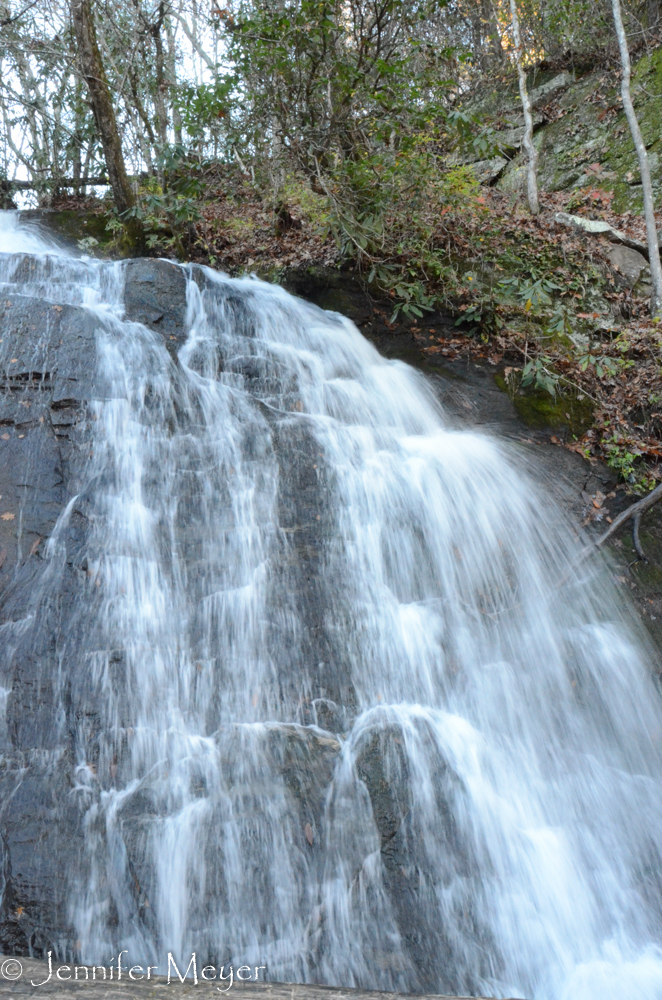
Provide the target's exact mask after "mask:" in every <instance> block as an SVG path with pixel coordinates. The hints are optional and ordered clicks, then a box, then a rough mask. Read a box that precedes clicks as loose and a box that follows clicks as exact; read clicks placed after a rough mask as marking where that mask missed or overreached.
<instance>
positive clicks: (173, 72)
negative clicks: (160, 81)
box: [166, 18, 183, 147]
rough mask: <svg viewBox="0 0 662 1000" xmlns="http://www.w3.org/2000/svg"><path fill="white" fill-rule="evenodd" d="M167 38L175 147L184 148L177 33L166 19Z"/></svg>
mask: <svg viewBox="0 0 662 1000" xmlns="http://www.w3.org/2000/svg"><path fill="white" fill-rule="evenodd" d="M166 38H167V39H168V93H169V95H170V111H171V113H172V130H173V132H174V133H175V145H176V146H180V147H181V146H183V140H182V116H181V115H180V113H179V108H178V107H177V52H176V49H175V33H174V31H173V30H172V24H171V22H170V18H167V19H166Z"/></svg>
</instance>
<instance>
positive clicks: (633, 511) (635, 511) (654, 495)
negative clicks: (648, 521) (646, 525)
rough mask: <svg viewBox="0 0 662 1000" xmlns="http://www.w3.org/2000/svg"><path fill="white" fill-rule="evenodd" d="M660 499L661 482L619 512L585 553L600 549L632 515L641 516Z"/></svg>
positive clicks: (661, 494)
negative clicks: (646, 494) (644, 495)
mask: <svg viewBox="0 0 662 1000" xmlns="http://www.w3.org/2000/svg"><path fill="white" fill-rule="evenodd" d="M659 500H662V483H660V485H659V486H656V487H655V489H654V490H653V491H652V492H651V493H649V494H648V496H647V497H644V498H643V500H638V501H637V502H636V503H633V504H632V505H631V506H630V507H628V508H627V510H624V511H623V513H622V514H619V515H618V517H617V518H616V520H615V521H614V522H613V524H610V525H609V527H608V529H607V530H606V531H605V532H604V534H603V535H600V537H599V538H598V539H596V541H595V542H593V544H592V545H590V546H588V548H587V549H586V550H585V552H584V555H588V554H589V552H592V551H593V550H594V549H599V548H600V546H602V545H604V543H605V542H607V541H609V539H610V538H611V537H612V535H615V534H616V532H617V531H618V529H619V528H621V527H622V526H623V525H624V524H625V523H626V522H627V521H629V520H630V518H631V517H635V518H641V515H642V514H643V513H644V511H646V510H649V509H650V508H651V507H653V506H654V505H655V504H656V503H657V502H658V501H659ZM637 534H638V526H637ZM635 548H636V543H635ZM637 555H639V551H638V550H637ZM642 557H643V556H642V555H639V558H642ZM643 558H645V557H643Z"/></svg>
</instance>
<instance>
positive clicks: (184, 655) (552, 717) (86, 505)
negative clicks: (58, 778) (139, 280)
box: [0, 213, 662, 1000]
mask: <svg viewBox="0 0 662 1000" xmlns="http://www.w3.org/2000/svg"><path fill="white" fill-rule="evenodd" d="M1 225H2V226H3V227H4V228H3V229H2V230H1V231H0V250H1V251H4V252H3V254H2V256H1V258H0V282H1V287H0V295H2V296H7V295H10V294H13V295H19V296H30V297H32V298H34V299H38V300H40V301H42V302H44V301H45V302H46V303H48V304H52V306H53V307H55V308H59V307H71V309H72V310H73V311H74V312H75V314H76V316H79V315H85V316H87V317H88V320H89V322H91V323H92V325H93V329H94V337H95V350H96V364H97V369H96V372H94V373H93V374H94V386H95V390H94V392H91V393H89V394H88V397H89V398H87V399H86V401H85V403H84V419H83V422H82V424H81V429H80V440H81V441H84V442H85V454H84V461H82V464H81V466H80V468H81V472H80V474H78V478H77V480H76V488H75V492H74V491H73V488H72V490H71V491H70V492H71V495H70V496H68V497H67V498H66V499H67V503H66V506H64V507H63V510H62V513H61V514H60V516H59V518H58V521H57V524H56V525H55V529H54V531H53V533H52V535H51V537H50V539H49V541H48V544H47V546H45V548H44V551H43V554H42V559H41V562H40V564H39V566H40V568H39V573H38V575H37V577H36V578H35V581H34V585H33V589H32V593H31V597H30V608H29V612H26V613H25V615H23V617H22V618H21V620H20V622H19V621H18V620H17V621H16V622H15V623H14V624H13V625H12V624H11V623H10V626H11V627H10V628H9V631H8V632H6V636H7V639H6V642H7V651H6V654H4V655H5V667H6V670H8V669H9V668H8V667H7V666H6V664H8V663H9V661H11V663H12V664H16V663H20V662H21V657H26V656H28V652H29V651H30V650H32V651H34V650H35V649H36V648H37V646H38V643H37V639H36V638H35V636H36V635H37V633H38V631H39V623H40V622H43V621H45V620H46V619H47V618H48V616H49V615H50V614H51V613H53V611H52V609H53V608H54V607H55V606H56V604H57V602H58V601H59V600H60V598H59V594H60V589H61V587H62V579H63V574H65V573H67V572H70V571H71V572H72V573H73V572H74V570H69V569H67V567H72V566H73V567H74V569H75V572H76V574H77V576H76V579H77V580H78V583H77V586H78V587H79V590H78V591H77V594H78V596H77V598H76V600H75V601H72V602H71V604H70V606H68V607H69V610H68V611H67V619H66V627H65V628H64V630H63V634H62V636H61V638H60V646H59V647H58V648H59V653H58V656H59V661H58V662H59V664H60V666H59V669H58V671H57V676H49V677H48V678H44V684H46V680H47V681H48V685H50V687H49V688H48V690H51V689H52V691H53V695H52V697H53V699H54V705H55V706H56V709H57V712H56V715H55V716H54V717H55V718H57V720H59V721H58V722H57V725H58V726H59V741H60V742H59V744H58V745H59V746H60V747H68V748H70V758H71V759H70V763H69V764H67V767H68V768H69V773H70V781H71V787H70V788H69V789H67V790H66V791H64V792H62V796H63V802H65V803H66V808H67V809H68V810H69V811H72V812H77V815H78V816H79V818H80V828H81V831H82V841H81V843H82V845H83V847H82V850H81V852H80V856H78V857H77V858H76V864H75V868H73V869H72V870H71V871H69V872H68V876H67V886H68V888H67V899H66V908H65V909H66V920H67V921H68V927H69V930H67V929H66V928H64V929H63V930H62V934H63V936H64V937H66V936H67V934H69V937H68V938H67V940H69V939H70V940H71V942H73V944H71V945H70V946H69V945H67V946H66V947H71V948H73V949H74V951H75V955H76V957H77V958H79V959H80V960H81V961H83V962H87V963H97V964H103V963H104V962H107V960H108V958H109V957H110V956H111V955H112V954H117V952H118V950H120V949H126V950H127V952H128V954H129V957H130V959H131V961H132V962H134V963H142V964H143V965H146V964H148V963H149V964H152V965H158V964H161V965H162V966H163V965H164V964H165V958H164V956H165V955H166V953H167V952H168V951H170V952H172V953H173V955H175V956H176V958H177V960H178V961H181V962H183V964H184V966H186V965H187V964H188V959H189V957H190V955H191V953H192V952H196V953H197V955H198V956H200V960H201V964H202V962H204V963H211V964H213V965H215V966H220V965H222V964H224V963H225V964H233V965H234V966H235V968H236V967H237V966H239V965H247V966H249V967H262V968H263V969H264V970H265V971H264V972H263V973H261V974H260V975H261V976H265V975H266V977H267V978H269V979H271V980H274V981H295V982H311V983H313V982H316V983H327V984H331V985H345V986H360V987H363V988H368V989H382V990H401V991H409V992H428V993H431V992H439V993H443V992H455V993H462V994H465V995H466V994H471V995H489V996H495V997H514V996H517V997H527V998H530V1000H630V998H632V1000H635V998H636V1000H644V998H646V1000H655V998H659V997H661V996H662V894H661V890H662V781H661V778H662V769H661V766H660V741H661V740H662V711H661V705H660V698H659V694H658V691H657V690H656V688H655V686H654V683H653V680H652V671H651V664H650V654H649V651H648V648H647V646H646V643H645V640H644V639H643V637H642V635H641V634H640V632H639V631H638V628H637V626H635V623H634V617H633V615H632V612H631V611H630V609H629V607H628V606H626V605H625V604H624V599H623V597H622V595H620V594H617V593H616V591H615V588H614V587H613V586H612V583H611V577H610V573H609V572H608V567H607V564H606V562H605V561H602V557H601V560H600V561H598V560H597V559H596V560H595V562H594V563H590V564H589V563H587V562H584V563H582V564H579V565H578V564H577V554H578V551H579V550H580V548H581V546H582V544H583V543H582V542H581V540H578V539H577V537H576V534H575V532H574V531H573V530H572V529H571V526H570V525H569V524H568V523H567V522H566V520H565V519H564V517H563V515H562V514H561V513H560V512H559V511H558V510H556V509H555V508H554V505H553V503H552V501H551V500H550V498H549V496H547V495H546V494H545V492H544V490H543V489H542V488H541V487H540V486H539V484H538V483H536V481H535V479H534V478H533V477H532V476H531V474H530V473H529V472H527V470H526V469H525V467H524V465H523V462H522V461H521V459H520V457H519V456H518V454H517V453H516V451H515V449H514V447H513V446H511V445H508V446H507V445H505V444H504V443H502V442H500V441H499V440H497V439H495V438H493V437H489V436H486V435H482V434H478V433H475V432H474V431H472V430H466V429H457V427H456V426H454V424H453V422H452V421H450V420H449V419H448V418H447V417H446V416H445V414H444V412H443V410H442V408H441V406H440V404H439V402H438V400H437V398H436V397H435V393H434V391H433V389H432V387H431V385H430V384H429V383H428V382H427V381H426V379H425V378H424V377H423V376H422V375H420V374H418V373H417V372H415V371H414V370H413V369H411V368H410V367H408V366H407V365H405V364H403V363H401V362H394V361H386V360H384V359H383V358H382V357H380V355H379V354H378V353H377V351H376V350H375V349H374V348H373V347H372V346H371V345H370V344H369V343H368V342H367V341H366V340H365V339H364V338H363V337H362V336H361V334H360V333H359V332H358V331H357V329H356V328H355V327H354V326H353V324H352V323H351V322H349V320H347V319H345V318H343V317H342V316H340V315H338V314H335V313H326V312H323V311H321V310H319V309H317V308H315V307H313V306H311V305H308V304H306V303H304V302H303V301H300V300H298V299H295V298H293V297H292V296H290V295H288V294H287V293H286V292H285V291H283V290H282V289H281V288H279V287H277V286H273V285H268V284H266V283H263V282H260V281H256V280H251V279H247V278H246V279H230V278H228V277H227V276H225V275H222V274H218V273H215V272H213V271H211V270H210V269H206V268H200V267H193V266H185V265H182V266H181V267H178V268H175V265H170V266H171V268H172V270H173V273H175V271H176V272H177V274H179V275H182V276H183V280H184V282H185V295H186V305H185V329H186V339H185V342H184V343H182V344H181V345H180V344H177V345H176V348H173V347H172V345H171V344H170V338H168V337H167V336H163V335H161V334H160V333H158V332H156V331H155V330H154V329H150V328H149V327H148V326H147V325H143V324H142V323H140V322H137V321H135V320H129V319H127V318H126V317H125V313H124V301H125V281H126V274H127V266H128V265H127V264H123V263H102V262H98V261H92V260H86V259H83V260H80V259H74V258H73V257H71V256H68V255H67V254H66V253H64V252H62V251H57V250H55V248H53V247H48V246H46V245H45V244H43V243H41V242H40V238H39V237H38V235H36V234H35V233H34V232H33V233H30V232H28V231H27V230H25V229H24V228H21V227H20V225H19V224H18V223H17V222H16V219H15V217H14V216H12V215H10V214H8V213H5V215H4V218H3V221H2V223H1ZM28 255H29V256H28ZM46 340H47V338H46V335H45V334H44V336H43V337H39V336H37V337H36V339H35V340H34V347H33V350H34V352H35V356H36V354H38V353H39V351H40V350H43V351H46V350H47V345H46V346H44V344H46ZM19 346H20V345H19ZM17 350H18V347H17V346H16V342H15V341H13V340H12V338H11V337H9V338H7V337H5V338H4V340H3V342H2V343H0V371H5V372H6V371H10V369H11V364H12V360H11V359H12V358H15V357H16V354H15V353H14V352H15V351H17ZM36 365H37V361H35V362H34V366H36ZM28 368H29V366H28ZM81 447H82V446H81ZM74 516H79V517H84V520H85V524H86V526H87V527H86V534H85V541H84V546H83V548H82V549H80V550H76V552H73V550H72V543H71V541H70V536H69V527H68V526H69V522H70V519H71V518H72V517H74ZM573 567H574V568H573ZM3 628H6V626H3ZM30 655H32V654H30ZM49 662H50V661H49ZM44 669H45V668H44ZM49 670H51V668H50V667H49ZM6 676H8V674H7V673H4V674H2V676H1V677H0V683H1V684H2V685H7V681H6V680H4V679H3V678H4V677H6ZM72 677H73V680H72ZM9 704H11V695H9ZM54 711H55V710H54ZM53 862H55V863H57V861H56V859H52V863H53ZM66 947H64V946H63V948H64V951H66ZM72 953H73V952H72Z"/></svg>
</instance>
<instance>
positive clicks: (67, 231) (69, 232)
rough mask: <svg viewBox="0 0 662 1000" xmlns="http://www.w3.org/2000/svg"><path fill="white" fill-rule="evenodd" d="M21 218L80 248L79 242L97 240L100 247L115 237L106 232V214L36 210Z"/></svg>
mask: <svg viewBox="0 0 662 1000" xmlns="http://www.w3.org/2000/svg"><path fill="white" fill-rule="evenodd" d="M21 218H22V219H26V220H28V221H29V222H36V223H38V224H39V225H41V226H43V227H44V229H47V230H48V231H49V232H50V233H52V234H53V235H54V236H56V237H58V238H59V239H60V240H61V241H63V242H64V243H69V244H75V245H76V247H77V246H78V241H79V240H84V239H87V238H90V237H91V238H92V239H95V240H96V241H97V242H98V244H99V245H100V246H103V245H104V244H106V243H110V242H111V240H112V238H113V236H112V233H110V232H108V231H107V230H106V223H107V222H108V217H107V215H106V213H105V212H101V213H97V212H89V211H81V210H80V209H76V208H67V209H49V208H36V209H29V210H28V211H24V212H21Z"/></svg>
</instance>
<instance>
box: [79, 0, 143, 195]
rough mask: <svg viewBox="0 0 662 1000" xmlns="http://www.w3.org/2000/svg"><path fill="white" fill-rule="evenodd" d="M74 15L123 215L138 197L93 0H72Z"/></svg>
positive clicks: (83, 65) (82, 62) (86, 76)
mask: <svg viewBox="0 0 662 1000" xmlns="http://www.w3.org/2000/svg"><path fill="white" fill-rule="evenodd" d="M71 16H72V20H73V26H74V33H75V36H76V43H77V45H78V59H79V63H80V68H81V72H82V75H83V78H84V80H85V82H86V84H87V87H88V90H89V93H90V104H91V105H92V111H93V113H94V120H95V122H96V126H97V130H98V132H99V136H100V137H101V145H102V147H103V155H104V159H105V161H106V168H107V170H108V178H109V180H110V186H111V188H112V192H113V200H114V202H115V208H116V209H117V211H118V213H119V214H120V215H122V214H123V213H124V212H127V211H128V210H129V209H130V208H133V206H134V205H135V202H136V199H135V195H134V193H133V190H132V188H131V184H130V182H129V178H128V176H127V172H126V167H125V165H124V155H123V153H122V140H121V139H120V136H119V132H118V130H117V121H116V118H115V109H114V107H113V100H112V97H111V94H110V87H109V86H108V80H107V78H106V73H105V70H104V67H103V61H102V59H101V53H100V51H99V45H98V43H97V36H96V29H95V25H94V17H93V15H92V0H71Z"/></svg>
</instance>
